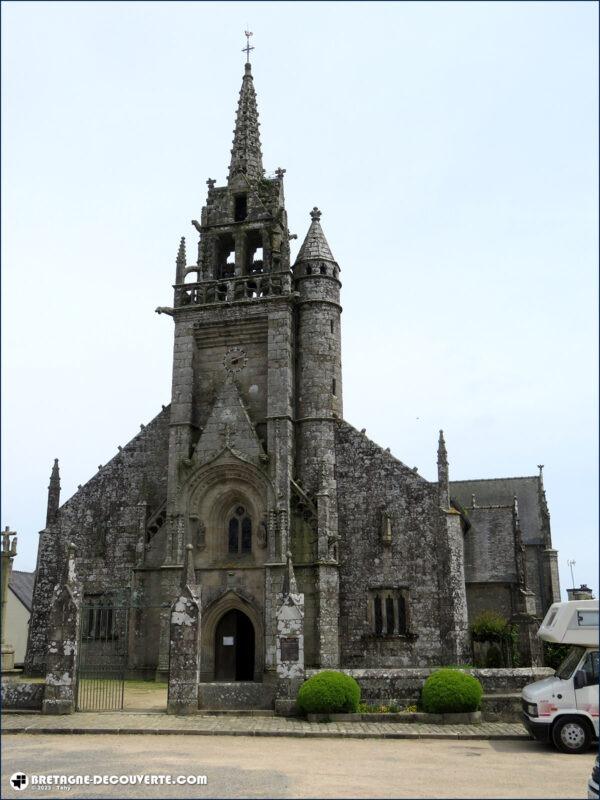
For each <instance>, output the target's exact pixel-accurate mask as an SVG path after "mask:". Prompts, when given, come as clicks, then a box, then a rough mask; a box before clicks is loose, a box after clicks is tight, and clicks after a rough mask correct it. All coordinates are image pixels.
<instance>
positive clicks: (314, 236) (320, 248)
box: [296, 206, 336, 264]
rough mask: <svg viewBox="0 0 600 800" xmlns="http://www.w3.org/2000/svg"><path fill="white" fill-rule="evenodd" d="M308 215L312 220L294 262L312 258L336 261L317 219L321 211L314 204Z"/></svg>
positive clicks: (311, 259)
mask: <svg viewBox="0 0 600 800" xmlns="http://www.w3.org/2000/svg"><path fill="white" fill-rule="evenodd" d="M310 216H311V219H312V222H311V223H310V228H309V229H308V233H307V234H306V238H305V240H304V242H303V243H302V247H301V248H300V252H299V253H298V255H297V257H296V264H298V263H300V261H313V260H314V261H333V262H334V263H336V260H335V258H334V257H333V254H332V252H331V248H330V247H329V244H328V243H327V239H326V238H325V234H324V233H323V228H322V227H321V223H320V222H319V219H320V218H321V212H320V211H319V209H318V208H317V207H316V206H315V208H313V210H312V211H311V212H310Z"/></svg>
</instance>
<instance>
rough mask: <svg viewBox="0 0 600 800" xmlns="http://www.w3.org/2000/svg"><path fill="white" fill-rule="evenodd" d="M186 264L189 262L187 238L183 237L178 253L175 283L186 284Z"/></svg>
mask: <svg viewBox="0 0 600 800" xmlns="http://www.w3.org/2000/svg"><path fill="white" fill-rule="evenodd" d="M186 262H187V257H186V254H185V236H182V237H181V240H180V242H179V250H178V251H177V258H176V259H175V283H183V282H184V280H185V267H186Z"/></svg>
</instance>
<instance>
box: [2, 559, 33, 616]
mask: <svg viewBox="0 0 600 800" xmlns="http://www.w3.org/2000/svg"><path fill="white" fill-rule="evenodd" d="M34 580H35V572H20V571H19V570H16V569H13V571H12V573H11V576H10V580H9V582H8V585H9V587H10V588H11V589H12V591H13V593H14V594H15V595H16V596H17V597H18V598H19V600H20V601H21V602H22V603H23V605H24V606H25V608H26V609H27V610H28V611H31V606H32V601H33V582H34Z"/></svg>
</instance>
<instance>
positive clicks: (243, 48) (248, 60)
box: [242, 31, 254, 64]
mask: <svg viewBox="0 0 600 800" xmlns="http://www.w3.org/2000/svg"><path fill="white" fill-rule="evenodd" d="M244 36H245V37H246V47H242V53H246V64H249V63H250V50H254V48H253V47H251V46H250V37H251V36H254V34H253V33H252V31H244Z"/></svg>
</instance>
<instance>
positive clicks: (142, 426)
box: [140, 422, 146, 431]
mask: <svg viewBox="0 0 600 800" xmlns="http://www.w3.org/2000/svg"><path fill="white" fill-rule="evenodd" d="M145 427H146V426H145V425H144V423H143V422H140V430H141V431H143V430H144V428H145Z"/></svg>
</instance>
